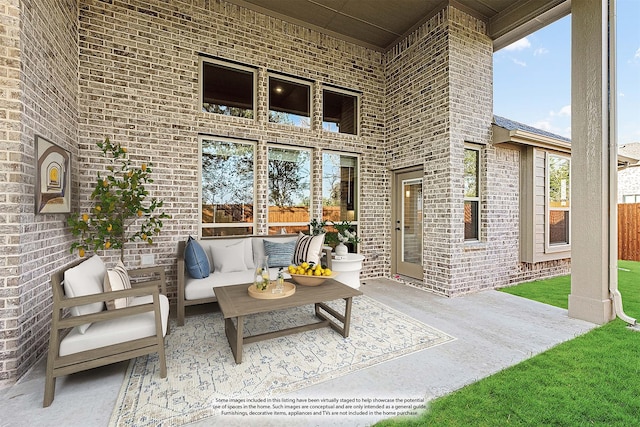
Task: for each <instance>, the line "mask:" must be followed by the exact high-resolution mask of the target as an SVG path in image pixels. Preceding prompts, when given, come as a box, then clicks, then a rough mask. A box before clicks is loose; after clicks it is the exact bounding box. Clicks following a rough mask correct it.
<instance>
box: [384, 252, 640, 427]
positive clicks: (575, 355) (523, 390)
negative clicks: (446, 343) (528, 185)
mask: <svg viewBox="0 0 640 427" xmlns="http://www.w3.org/2000/svg"><path fill="white" fill-rule="evenodd" d="M619 267H621V269H620V270H619V272H618V287H619V289H620V292H621V293H622V297H623V302H624V310H625V313H626V314H627V315H629V316H631V317H635V318H640V262H631V261H620V263H619ZM502 291H504V292H508V293H510V294H514V295H519V296H522V297H524V298H529V299H533V300H537V301H541V302H544V303H546V304H552V305H555V306H558V307H563V308H567V298H568V295H569V292H570V277H569V276H565V277H560V278H554V279H549V280H541V281H537V282H531V283H525V284H522V285H518V286H514V287H510V288H505V289H502ZM639 350H640V332H635V331H631V330H629V329H627V327H626V323H624V322H622V321H620V320H615V321H613V322H610V323H608V324H606V325H603V326H601V327H598V328H596V329H594V330H592V331H591V332H589V333H587V334H584V335H582V336H580V337H577V338H575V339H573V340H570V341H567V342H565V343H562V344H560V345H558V346H556V347H554V348H552V349H550V350H548V351H546V352H544V353H542V354H539V355H537V356H535V357H533V358H531V359H528V360H526V361H524V362H521V363H519V364H518V365H515V366H513V367H510V368H508V369H505V370H503V371H501V372H498V373H496V374H494V375H492V376H490V377H487V378H485V379H482V380H480V381H478V382H476V383H473V384H470V385H468V386H466V387H463V388H462V389H460V390H458V391H456V392H453V393H451V394H449V395H447V396H443V397H441V398H439V399H436V400H434V401H432V402H430V404H429V405H428V407H427V410H426V411H425V412H424V413H423V414H422V415H421V416H419V417H414V418H402V419H390V420H385V421H381V422H379V423H378V424H376V426H542V425H545V426H631V425H640V398H639V396H640V351H639Z"/></svg>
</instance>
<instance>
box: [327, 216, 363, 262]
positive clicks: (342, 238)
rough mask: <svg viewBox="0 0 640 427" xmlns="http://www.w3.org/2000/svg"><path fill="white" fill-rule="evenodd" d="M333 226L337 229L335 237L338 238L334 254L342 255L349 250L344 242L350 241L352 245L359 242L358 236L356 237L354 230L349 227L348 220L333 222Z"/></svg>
mask: <svg viewBox="0 0 640 427" xmlns="http://www.w3.org/2000/svg"><path fill="white" fill-rule="evenodd" d="M333 227H334V228H335V229H336V230H338V234H337V235H336V237H337V238H338V242H339V243H338V244H337V245H336V248H335V252H336V255H339V256H344V255H346V254H347V252H349V249H348V248H347V245H346V244H345V243H350V244H352V245H355V244H357V243H360V237H358V235H357V234H356V232H355V231H354V230H353V229H352V228H351V222H350V221H346V220H345V221H341V222H333Z"/></svg>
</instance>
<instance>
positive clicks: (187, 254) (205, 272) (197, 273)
mask: <svg viewBox="0 0 640 427" xmlns="http://www.w3.org/2000/svg"><path fill="white" fill-rule="evenodd" d="M184 263H185V265H186V267H187V271H188V272H189V275H190V276H191V277H193V278H194V279H204V278H205V277H209V273H211V267H210V265H209V258H208V257H207V253H206V252H205V251H204V249H202V246H200V243H198V241H197V240H195V239H194V238H193V237H191V236H189V239H188V240H187V244H186V246H185V248H184Z"/></svg>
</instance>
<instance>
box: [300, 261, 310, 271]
mask: <svg viewBox="0 0 640 427" xmlns="http://www.w3.org/2000/svg"><path fill="white" fill-rule="evenodd" d="M300 266H301V267H302V268H304V269H305V270H306V269H307V268H309V264H308V263H306V262H303V263H302V264H300Z"/></svg>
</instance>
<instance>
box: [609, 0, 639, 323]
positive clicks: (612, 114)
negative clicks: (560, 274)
mask: <svg viewBox="0 0 640 427" xmlns="http://www.w3.org/2000/svg"><path fill="white" fill-rule="evenodd" d="M615 3H616V2H615V1H614V0H609V39H608V40H609V49H608V51H609V72H608V73H607V74H608V76H609V94H608V101H609V251H608V252H609V294H610V298H611V300H612V301H613V308H614V310H615V314H616V315H617V316H618V317H619V318H620V319H622V320H623V321H625V322H627V324H628V325H629V328H631V329H633V330H636V331H640V328H639V326H638V324H637V323H636V319H634V318H633V317H630V316H627V315H626V314H625V312H624V309H623V307H622V295H621V294H620V291H619V290H618V191H617V190H618V134H617V124H616V121H617V109H616V108H617V105H616V100H617V92H616V91H617V82H616V75H615V71H616V26H615V24H616V11H615Z"/></svg>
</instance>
